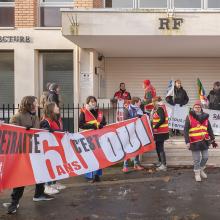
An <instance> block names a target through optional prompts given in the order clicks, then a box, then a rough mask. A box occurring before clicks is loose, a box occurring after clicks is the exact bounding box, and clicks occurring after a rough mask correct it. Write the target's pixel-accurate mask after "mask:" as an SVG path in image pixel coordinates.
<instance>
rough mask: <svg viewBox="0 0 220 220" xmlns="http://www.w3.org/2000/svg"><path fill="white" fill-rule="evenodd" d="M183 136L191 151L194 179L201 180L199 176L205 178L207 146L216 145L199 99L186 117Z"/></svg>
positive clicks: (206, 115)
mask: <svg viewBox="0 0 220 220" xmlns="http://www.w3.org/2000/svg"><path fill="white" fill-rule="evenodd" d="M184 137H185V142H186V144H187V145H188V149H189V150H191V151H192V158H193V165H194V173H195V180H196V181H197V182H201V177H202V178H204V179H207V174H206V173H205V172H204V170H205V166H206V163H207V161H208V149H209V146H210V144H212V146H213V148H216V147H217V146H218V145H217V144H216V142H215V136H214V134H213V131H212V127H211V124H210V122H209V115H208V114H206V113H204V112H203V110H202V105H201V102H200V101H196V102H195V104H194V105H193V109H191V110H190V112H189V115H188V116H187V117H186V122H185V127H184Z"/></svg>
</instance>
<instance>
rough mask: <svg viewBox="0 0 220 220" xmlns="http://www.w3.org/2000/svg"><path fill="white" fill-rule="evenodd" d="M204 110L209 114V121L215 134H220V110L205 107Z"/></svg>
mask: <svg viewBox="0 0 220 220" xmlns="http://www.w3.org/2000/svg"><path fill="white" fill-rule="evenodd" d="M204 112H206V113H208V114H209V121H210V123H211V126H212V129H213V132H214V134H215V135H220V111H216V110H211V109H204Z"/></svg>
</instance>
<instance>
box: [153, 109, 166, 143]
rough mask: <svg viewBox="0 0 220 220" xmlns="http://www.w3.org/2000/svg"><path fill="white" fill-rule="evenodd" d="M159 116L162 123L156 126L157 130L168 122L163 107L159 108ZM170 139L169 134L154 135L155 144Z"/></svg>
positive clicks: (159, 122)
mask: <svg viewBox="0 0 220 220" xmlns="http://www.w3.org/2000/svg"><path fill="white" fill-rule="evenodd" d="M156 112H157V114H158V115H159V117H160V121H158V123H157V124H156V125H155V127H154V128H155V129H158V128H159V127H160V126H161V125H162V124H164V122H165V120H166V116H165V112H164V110H163V108H162V107H159V108H158V109H157V111H156ZM168 139H169V133H164V134H154V140H155V142H164V141H165V140H168Z"/></svg>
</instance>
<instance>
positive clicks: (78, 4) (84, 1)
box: [74, 0, 93, 8]
mask: <svg viewBox="0 0 220 220" xmlns="http://www.w3.org/2000/svg"><path fill="white" fill-rule="evenodd" d="M74 7H75V8H93V0H75V3H74Z"/></svg>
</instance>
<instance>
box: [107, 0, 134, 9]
mask: <svg viewBox="0 0 220 220" xmlns="http://www.w3.org/2000/svg"><path fill="white" fill-rule="evenodd" d="M105 7H106V8H134V1H133V0H106V1H105Z"/></svg>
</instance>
